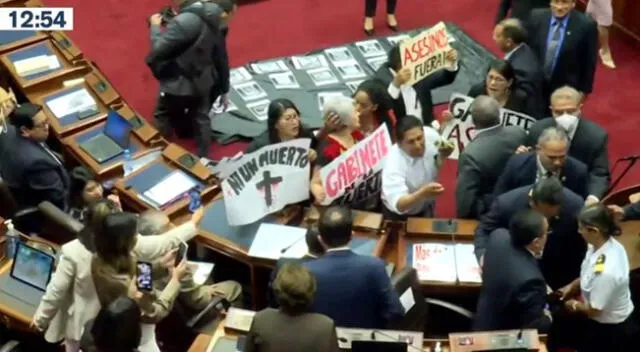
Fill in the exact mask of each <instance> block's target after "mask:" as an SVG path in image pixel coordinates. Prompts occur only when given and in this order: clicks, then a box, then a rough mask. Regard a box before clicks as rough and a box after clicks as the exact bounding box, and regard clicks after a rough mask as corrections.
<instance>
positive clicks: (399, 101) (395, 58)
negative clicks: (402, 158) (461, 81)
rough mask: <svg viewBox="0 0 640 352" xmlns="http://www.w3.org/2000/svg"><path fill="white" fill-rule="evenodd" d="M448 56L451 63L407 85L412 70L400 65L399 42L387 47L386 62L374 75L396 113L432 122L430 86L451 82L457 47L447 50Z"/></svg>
mask: <svg viewBox="0 0 640 352" xmlns="http://www.w3.org/2000/svg"><path fill="white" fill-rule="evenodd" d="M447 60H448V61H449V62H450V64H451V65H450V66H449V68H446V69H442V70H439V71H436V72H434V73H432V74H431V75H429V76H427V77H426V78H424V79H423V80H421V81H419V82H417V83H415V84H413V85H408V84H406V83H407V82H408V81H409V79H410V78H411V70H410V69H409V68H407V67H402V58H401V56H400V45H396V46H394V47H393V48H391V50H389V53H388V56H387V63H386V64H385V65H382V66H381V67H380V68H379V69H378V71H376V73H375V75H374V79H375V80H377V81H379V82H380V83H382V84H384V85H385V86H386V87H388V93H389V95H390V96H391V98H392V99H393V112H394V113H395V115H396V116H398V117H402V116H416V117H418V118H420V119H421V120H422V122H423V123H424V124H425V125H428V126H429V125H431V124H432V122H434V119H433V100H432V99H431V90H432V89H436V88H438V87H442V86H446V85H448V84H451V83H452V82H453V81H454V80H455V79H456V76H457V74H458V71H459V70H458V68H459V66H460V65H459V64H458V52H457V51H455V50H453V49H452V50H451V51H449V52H448V53H447Z"/></svg>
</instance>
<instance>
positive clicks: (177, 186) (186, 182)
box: [142, 170, 198, 207]
mask: <svg viewBox="0 0 640 352" xmlns="http://www.w3.org/2000/svg"><path fill="white" fill-rule="evenodd" d="M197 186H198V185H197V184H196V182H195V181H194V180H193V179H192V178H191V177H189V176H187V174H185V173H184V172H182V171H180V170H175V171H173V172H172V173H170V174H169V175H168V176H167V177H165V178H164V179H163V180H162V181H160V182H158V183H157V184H156V185H155V186H153V187H151V188H150V189H148V190H146V191H144V192H143V193H142V195H143V196H144V197H145V198H146V199H148V200H149V201H150V202H152V204H155V205H156V206H158V207H163V206H165V205H167V204H168V203H170V202H172V201H173V200H176V199H178V198H181V197H182V196H183V195H185V194H186V193H188V192H189V191H190V190H192V189H194V188H196V187H197Z"/></svg>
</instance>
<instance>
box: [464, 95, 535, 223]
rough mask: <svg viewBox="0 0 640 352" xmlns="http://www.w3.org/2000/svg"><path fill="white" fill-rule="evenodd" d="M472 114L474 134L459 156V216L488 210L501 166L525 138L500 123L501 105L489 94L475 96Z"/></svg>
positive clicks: (470, 216)
mask: <svg viewBox="0 0 640 352" xmlns="http://www.w3.org/2000/svg"><path fill="white" fill-rule="evenodd" d="M471 116H472V120H473V124H474V125H475V128H476V130H475V137H474V138H473V140H472V141H471V143H469V144H468V145H467V146H466V147H465V149H464V151H463V152H462V153H460V156H459V157H458V182H457V185H456V214H457V217H458V218H461V219H479V218H480V216H481V215H483V214H484V213H485V212H486V211H487V210H489V206H490V205H491V201H492V199H493V197H492V194H493V188H494V186H495V183H496V181H497V180H498V177H499V176H500V174H501V173H502V170H503V169H504V165H505V164H506V163H507V160H509V157H511V155H512V154H513V153H514V152H515V150H516V148H518V146H519V145H520V144H521V143H522V142H523V141H524V140H525V138H526V132H525V131H524V130H523V129H522V128H520V127H518V126H502V123H501V120H500V104H498V102H497V101H496V100H495V99H493V98H491V97H488V96H486V95H480V96H478V97H477V98H476V99H475V100H474V101H473V103H472V104H471ZM460 133H467V131H461V132H460Z"/></svg>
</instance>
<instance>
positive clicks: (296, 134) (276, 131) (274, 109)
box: [246, 99, 338, 159]
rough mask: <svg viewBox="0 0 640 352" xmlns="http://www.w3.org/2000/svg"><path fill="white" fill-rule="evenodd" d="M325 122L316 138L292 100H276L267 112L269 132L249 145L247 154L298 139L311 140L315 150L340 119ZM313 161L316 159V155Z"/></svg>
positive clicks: (335, 118) (330, 119) (265, 132)
mask: <svg viewBox="0 0 640 352" xmlns="http://www.w3.org/2000/svg"><path fill="white" fill-rule="evenodd" d="M325 121H326V122H325V125H324V127H322V128H321V129H320V130H319V131H318V133H317V134H316V135H315V136H314V134H313V131H312V130H311V129H310V128H308V127H306V126H305V125H303V124H302V121H300V110H298V107H296V105H295V104H294V103H293V102H292V101H291V100H289V99H275V100H273V101H272V102H271V104H269V109H268V110H267V130H266V131H264V133H262V134H261V135H259V136H258V137H256V138H255V139H254V140H253V141H252V142H251V143H250V144H249V146H248V147H247V150H246V153H252V152H255V151H256V150H258V149H260V148H262V147H266V146H268V145H270V144H275V143H280V142H286V141H290V140H293V139H297V138H311V149H313V148H314V147H315V145H316V143H317V141H318V140H320V139H322V138H324V136H326V135H327V133H328V132H330V131H331V128H332V126H334V127H335V126H336V124H337V121H338V119H337V117H332V118H329V119H325ZM314 154H315V153H314ZM311 156H312V155H310V157H311ZM312 159H315V155H313V158H312Z"/></svg>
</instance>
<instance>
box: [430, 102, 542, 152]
mask: <svg viewBox="0 0 640 352" xmlns="http://www.w3.org/2000/svg"><path fill="white" fill-rule="evenodd" d="M472 102H473V98H471V97H468V96H466V95H462V94H458V93H454V94H452V95H451V99H450V100H449V111H450V112H451V114H452V115H453V119H452V120H451V121H449V122H447V124H446V125H444V128H443V130H442V136H443V137H444V138H446V139H449V140H451V141H453V142H454V145H455V149H454V150H453V153H451V155H450V156H449V159H456V160H457V159H458V157H459V155H460V153H461V152H462V151H463V150H464V148H465V147H466V146H467V144H469V143H470V142H471V140H473V138H474V137H475V126H474V125H473V121H472V120H471V113H470V111H469V108H470V106H471V103H472ZM500 120H501V124H502V125H503V126H511V125H515V126H520V127H522V128H523V129H525V130H527V131H528V130H529V127H531V125H533V124H534V123H535V122H536V119H534V118H532V117H530V116H528V115H525V114H523V113H519V112H515V111H513V110H508V109H500Z"/></svg>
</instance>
